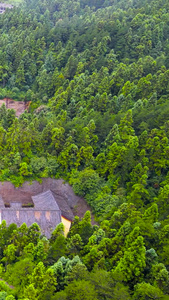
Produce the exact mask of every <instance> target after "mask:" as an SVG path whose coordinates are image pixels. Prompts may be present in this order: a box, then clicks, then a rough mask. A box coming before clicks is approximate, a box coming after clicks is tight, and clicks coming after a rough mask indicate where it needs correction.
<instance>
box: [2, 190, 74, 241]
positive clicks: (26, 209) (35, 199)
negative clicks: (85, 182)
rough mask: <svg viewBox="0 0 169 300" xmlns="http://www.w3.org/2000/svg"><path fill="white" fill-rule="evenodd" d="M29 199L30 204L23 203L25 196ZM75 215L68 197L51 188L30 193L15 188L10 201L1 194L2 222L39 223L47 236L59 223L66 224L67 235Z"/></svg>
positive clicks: (9, 198)
mask: <svg viewBox="0 0 169 300" xmlns="http://www.w3.org/2000/svg"><path fill="white" fill-rule="evenodd" d="M28 196H29V197H30V198H31V199H29V206H28V205H26V206H24V205H23V201H24V198H28ZM17 199H18V201H17ZM73 218H74V215H73V213H72V210H71V208H70V207H69V205H68V203H67V201H66V199H64V197H63V196H60V195H59V194H56V193H55V192H54V191H51V190H50V189H49V190H47V191H44V192H42V193H38V194H36V195H35V194H34V195H30V194H29V195H28V193H26V192H23V191H20V190H19V191H18V190H14V191H13V193H12V194H9V195H8V203H7V202H6V201H4V199H3V196H2V195H1V196H0V223H1V222H2V220H5V221H6V223H7V225H10V224H11V223H15V224H17V226H21V225H22V224H23V223H26V224H27V226H30V225H31V224H33V223H35V222H36V223H37V224H38V225H39V226H40V228H41V232H42V234H44V235H45V236H46V237H47V238H49V237H50V236H51V233H52V231H53V230H54V229H55V227H56V226H57V225H58V224H59V223H61V222H62V223H63V224H64V228H65V235H66V234H67V233H68V231H69V228H70V225H71V221H72V220H73Z"/></svg>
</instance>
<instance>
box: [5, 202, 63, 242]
mask: <svg viewBox="0 0 169 300" xmlns="http://www.w3.org/2000/svg"><path fill="white" fill-rule="evenodd" d="M2 220H5V221H6V223H7V225H10V224H11V223H15V224H16V225H17V226H21V225H22V224H23V223H26V225H27V226H28V227H29V226H30V225H32V224H33V223H35V222H36V223H37V224H38V225H39V226H40V228H41V232H42V234H45V235H46V237H47V238H50V236H51V232H52V231H53V230H54V229H55V227H56V226H57V225H58V224H59V223H60V222H61V213H60V211H55V210H51V211H46V210H41V211H40V210H35V209H33V208H29V209H26V208H25V209H24V208H22V209H10V208H3V209H1V210H0V221H2ZM0 223H1V222H0Z"/></svg>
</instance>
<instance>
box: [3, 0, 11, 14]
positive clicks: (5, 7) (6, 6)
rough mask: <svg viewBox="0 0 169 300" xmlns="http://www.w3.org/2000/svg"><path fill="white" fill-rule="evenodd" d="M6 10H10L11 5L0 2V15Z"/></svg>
mask: <svg viewBox="0 0 169 300" xmlns="http://www.w3.org/2000/svg"><path fill="white" fill-rule="evenodd" d="M7 8H9V9H11V8H13V5H11V4H7V3H2V2H0V14H3V13H4V12H5V10H6V9H7Z"/></svg>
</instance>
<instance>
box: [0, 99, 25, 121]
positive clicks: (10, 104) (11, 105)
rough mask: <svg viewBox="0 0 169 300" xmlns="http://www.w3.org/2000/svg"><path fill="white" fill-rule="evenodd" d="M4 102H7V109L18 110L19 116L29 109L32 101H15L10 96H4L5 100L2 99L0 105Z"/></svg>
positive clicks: (17, 114)
mask: <svg viewBox="0 0 169 300" xmlns="http://www.w3.org/2000/svg"><path fill="white" fill-rule="evenodd" d="M2 104H5V106H6V108H7V109H14V110H15V111H16V116H17V117H19V116H20V115H21V114H23V113H24V111H25V110H28V108H29V105H30V101H28V102H24V101H15V100H13V99H10V98H4V99H3V100H0V107H1V106H2Z"/></svg>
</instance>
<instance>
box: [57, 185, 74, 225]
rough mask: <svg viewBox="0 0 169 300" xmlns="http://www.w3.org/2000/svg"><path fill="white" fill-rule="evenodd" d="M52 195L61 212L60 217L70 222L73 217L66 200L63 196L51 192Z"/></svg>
mask: <svg viewBox="0 0 169 300" xmlns="http://www.w3.org/2000/svg"><path fill="white" fill-rule="evenodd" d="M52 193H53V195H54V197H55V201H56V202H57V204H58V206H59V208H60V210H61V214H62V216H63V217H65V218H66V219H68V220H70V221H72V220H73V219H74V215H73V213H72V210H71V208H70V206H69V205H68V203H67V199H66V198H65V197H64V196H63V195H61V194H59V193H57V192H54V191H52Z"/></svg>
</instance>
